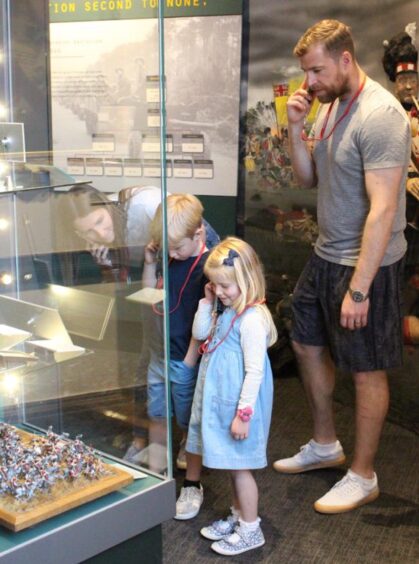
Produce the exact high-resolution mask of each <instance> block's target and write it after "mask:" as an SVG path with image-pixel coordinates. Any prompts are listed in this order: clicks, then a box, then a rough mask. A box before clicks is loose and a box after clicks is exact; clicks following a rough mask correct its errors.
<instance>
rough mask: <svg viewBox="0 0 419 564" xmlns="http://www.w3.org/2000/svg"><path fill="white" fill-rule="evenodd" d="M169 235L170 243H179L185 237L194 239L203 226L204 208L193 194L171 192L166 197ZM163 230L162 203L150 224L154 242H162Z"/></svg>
mask: <svg viewBox="0 0 419 564" xmlns="http://www.w3.org/2000/svg"><path fill="white" fill-rule="evenodd" d="M166 210H167V237H168V239H169V244H172V245H173V244H177V243H179V241H181V240H182V239H185V238H190V239H192V238H193V237H194V235H195V233H196V231H197V229H199V228H200V227H201V226H202V214H203V212H204V208H203V206H202V204H201V202H200V201H199V200H198V198H197V197H196V196H193V195H192V194H171V195H170V196H167V199H166ZM162 231H163V219H162V204H160V205H159V207H158V208H157V210H156V213H155V216H154V218H153V220H152V222H151V224H150V235H151V238H152V240H153V241H154V242H156V243H158V244H161V241H162Z"/></svg>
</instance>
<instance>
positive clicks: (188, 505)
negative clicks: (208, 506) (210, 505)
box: [175, 486, 204, 521]
mask: <svg viewBox="0 0 419 564" xmlns="http://www.w3.org/2000/svg"><path fill="white" fill-rule="evenodd" d="M203 501H204V488H203V487H202V486H201V487H200V488H199V489H198V488H195V487H194V486H190V487H188V488H182V489H181V490H180V496H179V497H178V500H177V502H176V515H175V519H179V520H180V521H186V520H187V519H193V518H194V517H196V516H197V515H198V513H199V510H200V509H201V505H202V502H203Z"/></svg>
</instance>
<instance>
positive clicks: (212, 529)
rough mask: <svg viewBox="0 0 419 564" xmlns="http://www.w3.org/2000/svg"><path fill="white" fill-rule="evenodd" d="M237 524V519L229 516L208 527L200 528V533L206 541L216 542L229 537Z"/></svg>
mask: <svg viewBox="0 0 419 564" xmlns="http://www.w3.org/2000/svg"><path fill="white" fill-rule="evenodd" d="M238 524H239V522H238V520H237V517H234V515H229V516H228V517H227V519H220V520H219V521H214V523H212V524H211V525H209V526H208V527H202V529H201V531H200V532H201V535H202V536H203V537H205V538H206V539H209V540H213V541H217V540H220V539H223V538H224V537H226V536H229V535H231V534H232V533H233V532H234V529H235V528H236V526H237V525H238Z"/></svg>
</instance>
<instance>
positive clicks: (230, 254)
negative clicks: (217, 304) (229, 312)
mask: <svg viewBox="0 0 419 564" xmlns="http://www.w3.org/2000/svg"><path fill="white" fill-rule="evenodd" d="M204 273H205V274H206V276H207V277H208V278H209V279H210V280H211V277H212V276H214V275H221V276H222V277H223V278H225V280H228V281H229V282H233V283H235V284H237V286H238V287H239V289H240V296H239V297H238V298H237V300H236V302H235V303H234V304H233V307H234V309H235V310H236V311H237V313H243V311H244V310H245V308H246V306H249V305H254V304H257V307H259V308H261V310H262V312H263V314H264V316H265V319H266V321H267V327H268V336H269V339H268V341H269V346H271V345H273V344H274V343H275V341H276V339H277V336H278V335H277V331H276V327H275V325H274V322H273V320H272V316H271V314H270V311H269V310H268V308H267V307H266V305H264V301H265V290H266V284H265V276H264V273H263V266H262V263H261V262H260V260H259V257H258V255H257V254H256V252H255V250H254V249H253V248H252V247H251V246H250V245H249V244H248V243H246V242H245V241H243V240H242V239H238V238H237V237H227V238H226V239H224V240H223V241H221V243H219V244H218V245H217V246H216V247H214V248H213V249H212V250H211V252H210V254H209V255H208V258H207V260H206V262H205V266H204Z"/></svg>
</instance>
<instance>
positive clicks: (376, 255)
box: [341, 167, 404, 329]
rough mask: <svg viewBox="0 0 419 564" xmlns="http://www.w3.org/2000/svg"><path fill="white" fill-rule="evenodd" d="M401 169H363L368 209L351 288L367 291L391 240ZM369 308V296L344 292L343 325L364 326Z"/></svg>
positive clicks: (402, 171) (402, 169) (351, 327)
mask: <svg viewBox="0 0 419 564" xmlns="http://www.w3.org/2000/svg"><path fill="white" fill-rule="evenodd" d="M403 173H404V168H403V167H393V168H385V169H377V170H367V171H366V172H365V184H366V190H367V195H368V198H369V200H370V211H369V213H368V215H367V219H366V222H365V226H364V232H363V235H362V243H361V252H360V255H359V259H358V262H357V265H356V268H355V271H354V274H353V276H352V279H351V282H350V287H351V288H352V289H354V290H360V291H361V292H362V293H363V294H368V292H369V289H370V286H371V284H372V281H373V280H374V277H375V275H376V273H377V270H378V269H379V267H380V265H381V261H382V259H383V257H384V254H385V251H386V248H387V245H388V242H389V240H390V235H391V228H392V225H393V221H394V218H395V215H396V212H397V207H398V198H399V186H400V182H401V180H402V176H403ZM368 309H369V300H368V299H367V300H366V301H364V302H361V303H356V302H354V301H353V300H352V298H351V297H350V295H349V293H346V294H345V297H344V300H343V302H342V308H341V325H342V327H346V328H347V329H354V328H357V329H358V328H359V327H364V326H365V325H366V324H367V316H368ZM357 322H360V325H359V324H357Z"/></svg>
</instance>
